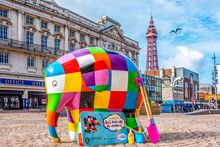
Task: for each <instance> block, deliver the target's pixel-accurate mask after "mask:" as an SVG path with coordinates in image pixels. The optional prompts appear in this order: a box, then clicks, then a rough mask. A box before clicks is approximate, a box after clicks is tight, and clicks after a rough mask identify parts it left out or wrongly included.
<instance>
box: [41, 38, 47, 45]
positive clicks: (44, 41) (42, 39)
mask: <svg viewBox="0 0 220 147" xmlns="http://www.w3.org/2000/svg"><path fill="white" fill-rule="evenodd" d="M47 40H48V36H45V35H41V47H47Z"/></svg>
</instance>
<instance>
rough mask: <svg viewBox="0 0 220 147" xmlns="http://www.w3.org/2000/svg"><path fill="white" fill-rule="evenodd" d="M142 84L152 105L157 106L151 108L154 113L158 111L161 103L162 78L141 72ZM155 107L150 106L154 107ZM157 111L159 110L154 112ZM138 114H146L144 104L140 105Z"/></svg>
mask: <svg viewBox="0 0 220 147" xmlns="http://www.w3.org/2000/svg"><path fill="white" fill-rule="evenodd" d="M142 77H143V79H144V86H145V88H146V90H147V93H148V98H149V100H150V102H151V104H152V105H154V106H156V107H157V106H158V107H157V108H159V110H153V111H154V112H155V113H156V114H158V113H160V109H161V103H162V79H161V78H159V77H154V76H149V75H145V74H142ZM156 107H152V109H155V108H156ZM156 111H159V112H156ZM140 114H146V111H145V108H144V104H143V105H142V108H141V111H140Z"/></svg>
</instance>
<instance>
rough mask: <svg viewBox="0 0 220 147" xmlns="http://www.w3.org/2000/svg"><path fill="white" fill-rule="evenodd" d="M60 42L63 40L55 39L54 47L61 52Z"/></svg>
mask: <svg viewBox="0 0 220 147" xmlns="http://www.w3.org/2000/svg"><path fill="white" fill-rule="evenodd" d="M60 42H61V40H60V39H55V41H54V43H55V45H54V47H55V50H60Z"/></svg>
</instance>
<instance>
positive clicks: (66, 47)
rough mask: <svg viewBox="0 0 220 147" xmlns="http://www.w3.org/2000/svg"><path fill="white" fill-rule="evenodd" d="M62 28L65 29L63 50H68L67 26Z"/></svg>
mask: <svg viewBox="0 0 220 147" xmlns="http://www.w3.org/2000/svg"><path fill="white" fill-rule="evenodd" d="M64 30H65V37H64V46H65V51H68V50H69V29H68V27H67V26H65V28H64Z"/></svg>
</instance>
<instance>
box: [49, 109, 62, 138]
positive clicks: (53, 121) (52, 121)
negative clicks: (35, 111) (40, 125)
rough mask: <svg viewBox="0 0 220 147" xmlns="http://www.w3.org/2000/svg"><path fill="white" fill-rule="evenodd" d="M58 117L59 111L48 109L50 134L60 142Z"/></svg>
mask: <svg viewBox="0 0 220 147" xmlns="http://www.w3.org/2000/svg"><path fill="white" fill-rule="evenodd" d="M58 117H59V113H57V112H52V111H50V110H47V125H48V131H49V133H50V136H51V137H52V138H53V140H54V142H60V139H59V137H58V135H57V132H56V128H55V127H57V120H58Z"/></svg>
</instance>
